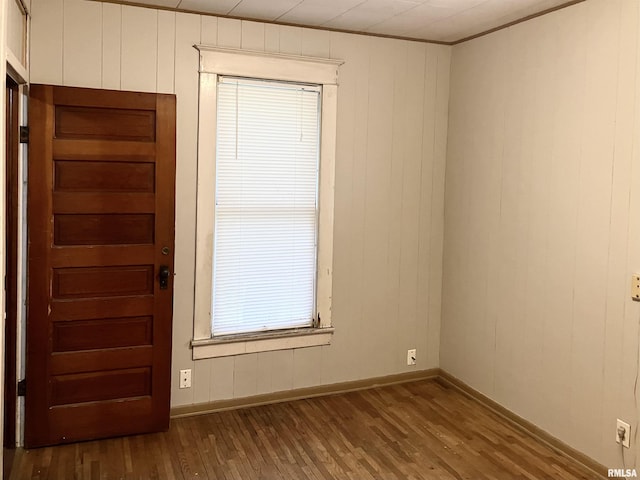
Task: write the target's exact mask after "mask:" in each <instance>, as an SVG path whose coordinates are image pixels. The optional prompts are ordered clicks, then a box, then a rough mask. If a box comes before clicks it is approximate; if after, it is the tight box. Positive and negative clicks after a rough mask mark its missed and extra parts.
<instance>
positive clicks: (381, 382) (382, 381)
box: [171, 368, 440, 418]
mask: <svg viewBox="0 0 640 480" xmlns="http://www.w3.org/2000/svg"><path fill="white" fill-rule="evenodd" d="M438 375H440V369H439V368H432V369H430V370H419V371H416V372H408V373H400V374H397V375H389V376H385V377H375V378H368V379H365V380H355V381H351V382H342V383H333V384H330V385H319V386H317V387H308V388H297V389H295V390H286V391H283V392H275V393H267V394H264V395H255V396H252V397H245V398H233V399H229V400H217V401H214V402H207V403H198V404H195V405H187V406H184V407H173V408H172V409H171V418H180V417H190V416H193V415H205V414H207V413H214V412H221V411H224V410H233V409H237V408H248V407H257V406H259V405H268V404H272V403H281V402H291V401H294V400H302V399H305V398H313V397H322V396H325V395H335V394H339V393H347V392H355V391H358V390H367V389H370V388H375V387H384V386H387V385H396V384H399V383H407V382H415V381H418V380H427V379H435V378H437V377H438Z"/></svg>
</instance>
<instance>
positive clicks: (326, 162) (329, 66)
mask: <svg viewBox="0 0 640 480" xmlns="http://www.w3.org/2000/svg"><path fill="white" fill-rule="evenodd" d="M195 48H196V49H197V50H198V51H199V52H200V71H199V74H200V91H199V100H198V101H199V118H198V171H197V176H198V180H197V203H196V264H195V293H194V319H193V340H192V342H191V346H192V349H193V359H194V360H197V359H202V358H212V357H219V356H228V355H239V354H242V353H252V352H257V351H270V350H282V349H289V348H302V347H308V346H313V345H327V344H328V343H329V342H330V339H331V335H332V334H333V328H332V327H331V325H332V323H331V292H332V272H333V209H334V181H335V155H336V127H337V110H338V85H337V81H338V67H339V66H340V65H341V64H342V63H343V62H342V61H340V60H333V59H326V58H316V57H304V56H294V55H282V54H271V53H265V52H254V51H248V50H239V49H232V48H220V47H211V46H207V45H195ZM218 75H231V76H239V77H246V78H259V79H268V80H276V81H290V82H300V83H311V84H318V85H322V106H321V126H320V131H321V134H320V175H319V186H318V191H319V199H320V203H319V214H318V251H317V262H318V266H317V284H316V311H317V312H318V315H319V318H320V321H319V324H318V326H317V328H312V327H310V328H305V329H296V330H285V331H281V332H279V333H278V332H262V333H260V332H258V333H255V334H250V335H246V334H240V335H233V336H225V337H216V338H214V337H213V336H212V329H211V294H212V287H213V285H212V283H213V279H212V268H213V237H214V218H213V215H212V214H211V210H212V209H211V208H202V207H201V206H206V205H213V202H214V188H213V183H212V182H211V179H212V178H215V173H216V172H215V167H216V162H215V152H216V135H215V134H212V132H215V131H216V108H217V81H218ZM211 159H213V161H211Z"/></svg>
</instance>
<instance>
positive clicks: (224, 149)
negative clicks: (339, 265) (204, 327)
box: [212, 77, 320, 337]
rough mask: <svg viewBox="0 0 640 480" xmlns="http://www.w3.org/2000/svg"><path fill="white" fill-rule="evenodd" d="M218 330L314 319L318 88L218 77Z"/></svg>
mask: <svg viewBox="0 0 640 480" xmlns="http://www.w3.org/2000/svg"><path fill="white" fill-rule="evenodd" d="M217 88H218V118H217V132H216V136H217V149H216V179H215V210H214V229H213V230H214V238H213V245H214V251H213V312H212V330H213V335H214V337H215V336H218V335H228V334H237V333H247V332H259V331H269V330H279V329H287V328H301V327H310V326H311V325H312V322H313V320H314V318H315V316H316V312H315V279H316V230H317V225H316V224H317V198H318V195H317V192H318V158H319V150H320V147H319V127H320V122H319V119H320V117H319V104H320V102H319V96H320V88H319V87H317V86H307V85H299V84H286V83H276V82H269V81H265V80H262V81H256V80H248V79H239V78H232V77H231V78H230V77H218V87H217Z"/></svg>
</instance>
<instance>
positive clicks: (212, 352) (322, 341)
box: [191, 327, 334, 360]
mask: <svg viewBox="0 0 640 480" xmlns="http://www.w3.org/2000/svg"><path fill="white" fill-rule="evenodd" d="M333 331H334V329H333V327H325V328H305V329H299V330H288V331H281V332H266V333H251V334H242V335H228V336H225V337H218V338H207V339H204V340H192V341H191V348H192V350H193V352H192V357H193V360H202V359H205V358H215V357H228V356H231V355H243V354H246V353H257V352H271V351H273V350H289V349H292V348H305V347H315V346H319V345H329V344H330V343H331V337H332V336H333Z"/></svg>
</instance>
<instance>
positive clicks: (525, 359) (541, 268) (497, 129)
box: [441, 0, 640, 467]
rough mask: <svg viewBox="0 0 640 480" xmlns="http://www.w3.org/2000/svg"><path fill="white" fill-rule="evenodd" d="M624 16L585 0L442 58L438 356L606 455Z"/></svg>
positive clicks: (639, 12)
mask: <svg viewBox="0 0 640 480" xmlns="http://www.w3.org/2000/svg"><path fill="white" fill-rule="evenodd" d="M639 21H640V2H638V1H637V0H588V1H587V2H586V3H581V4H578V5H576V6H573V7H570V8H567V9H564V10H561V11H558V12H556V13H553V14H551V15H546V16H544V17H541V18H538V19H536V20H533V21H529V22H526V23H523V24H520V25H517V26H514V27H511V28H509V29H506V30H503V31H500V32H498V33H494V34H492V35H489V36H486V37H482V38H480V39H477V40H474V41H471V42H468V43H464V44H461V45H459V46H456V47H454V49H453V58H452V71H451V105H450V123H449V139H448V156H447V173H446V178H447V180H446V219H445V253H444V272H445V275H444V292H443V319H442V323H443V326H442V338H441V367H442V368H443V369H445V370H446V371H448V372H450V373H451V374H453V375H455V376H456V377H458V378H460V379H461V380H463V381H464V382H466V383H468V384H470V385H471V386H472V387H474V388H476V389H478V390H480V391H481V392H482V393H484V394H486V395H488V396H489V397H491V398H492V399H494V400H496V401H497V402H499V403H501V404H502V405H504V406H505V407H507V408H508V409H510V410H512V411H514V412H515V413H517V414H519V415H521V416H522V417H524V418H525V419H527V420H529V421H531V422H533V423H534V424H536V425H538V426H540V427H541V428H543V429H544V430H546V431H548V432H550V433H551V434H553V435H554V436H556V437H557V438H559V439H561V440H563V441H564V442H566V443H568V444H569V445H571V446H572V447H574V448H577V449H578V450H580V451H582V452H584V453H586V454H587V455H589V456H591V457H593V458H594V459H596V460H597V461H599V462H601V463H603V464H604V465H607V466H609V467H614V466H619V467H622V462H621V453H620V449H619V447H618V446H617V445H616V443H615V441H614V439H615V425H616V418H622V419H625V420H626V421H628V422H630V423H631V424H632V426H633V427H637V426H638V424H637V420H638V404H637V403H636V401H637V400H634V380H635V377H636V373H637V369H638V357H637V355H638V348H639V345H638V337H639V331H638V325H639V320H640V304H639V303H635V302H632V301H631V299H630V279H631V274H632V272H637V271H640V143H639V140H640V88H639V87H640V71H639V70H638V69H639V67H640V62H639V61H638V60H639V59H640V58H639V54H640V50H639V49H638V47H639V36H640V24H639ZM634 431H635V432H637V428H635V429H634ZM638 441H640V436H638V435H635V436H634V437H633V439H632V442H633V443H634V444H635V447H634V448H633V449H632V450H631V451H629V450H627V451H626V464H627V467H629V466H630V465H633V463H634V461H635V460H636V459H637V454H638V445H639V443H638ZM636 466H637V464H636Z"/></svg>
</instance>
